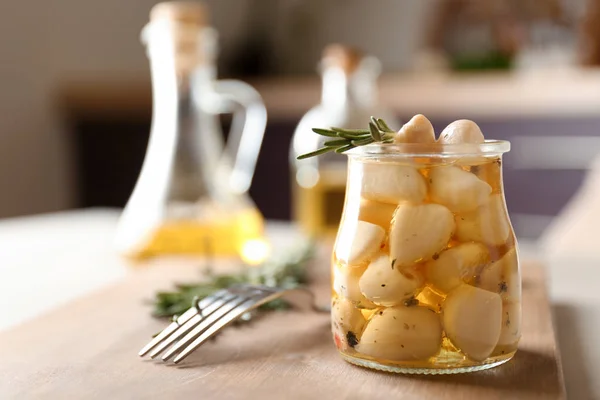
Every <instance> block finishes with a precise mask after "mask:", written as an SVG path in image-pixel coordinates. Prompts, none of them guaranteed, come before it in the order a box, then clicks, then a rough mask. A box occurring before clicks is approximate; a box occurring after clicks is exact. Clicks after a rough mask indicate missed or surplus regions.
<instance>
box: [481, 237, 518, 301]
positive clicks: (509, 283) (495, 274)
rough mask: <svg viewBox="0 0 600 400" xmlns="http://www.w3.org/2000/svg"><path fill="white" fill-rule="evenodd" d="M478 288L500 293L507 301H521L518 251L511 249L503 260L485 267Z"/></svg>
mask: <svg viewBox="0 0 600 400" xmlns="http://www.w3.org/2000/svg"><path fill="white" fill-rule="evenodd" d="M477 286H479V287H480V288H482V289H485V290H488V291H490V292H494V293H498V294H499V295H500V296H501V297H502V299H503V300H505V301H519V300H520V299H521V279H520V274H519V259H518V257H517V251H516V249H515V248H512V249H510V250H509V251H508V252H507V253H506V254H505V255H504V256H503V257H502V258H501V259H499V260H498V261H494V262H493V263H491V264H490V265H488V266H487V267H485V268H484V269H483V270H482V271H481V274H480V276H479V284H478V285H477Z"/></svg>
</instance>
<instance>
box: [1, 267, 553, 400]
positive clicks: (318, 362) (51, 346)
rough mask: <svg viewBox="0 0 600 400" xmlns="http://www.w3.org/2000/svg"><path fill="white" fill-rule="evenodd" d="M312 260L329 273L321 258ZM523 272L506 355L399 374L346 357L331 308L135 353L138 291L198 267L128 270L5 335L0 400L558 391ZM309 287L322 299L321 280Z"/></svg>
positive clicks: (535, 277)
mask: <svg viewBox="0 0 600 400" xmlns="http://www.w3.org/2000/svg"><path fill="white" fill-rule="evenodd" d="M325 260H326V257H325ZM315 267H317V268H319V269H318V271H320V274H317V275H320V276H321V277H322V276H324V275H326V274H327V272H326V271H327V269H328V266H327V261H320V262H317V265H315ZM324 271H325V272H324ZM523 271H524V286H523V287H524V295H523V306H524V319H523V331H524V337H523V340H522V343H521V346H520V351H519V352H518V353H517V355H516V356H515V358H514V359H513V360H512V361H510V362H509V363H507V364H505V365H504V366H502V367H500V368H496V369H493V370H489V371H483V372H478V373H473V374H465V375H454V376H403V375H393V374H386V373H380V372H375V371H370V370H367V369H363V368H359V367H355V366H352V365H349V364H347V363H345V362H344V361H342V360H341V359H340V358H339V356H338V355H337V353H336V350H335V348H334V346H333V344H332V340H331V335H330V328H329V317H328V315H323V314H315V313H311V312H281V313H273V314H269V315H267V316H265V317H264V318H261V319H259V320H257V321H255V322H253V323H251V324H250V325H246V326H242V327H239V328H232V329H229V330H227V331H226V332H224V333H223V334H222V335H221V336H220V337H219V338H218V339H217V340H216V341H214V342H211V343H209V344H207V345H206V346H205V347H203V348H201V349H200V350H199V351H197V352H195V353H194V354H193V355H192V356H190V358H188V359H187V360H186V361H185V363H184V364H182V365H181V366H171V365H166V364H162V363H160V362H155V361H150V360H145V359H140V358H138V357H137V354H136V353H137V350H138V349H139V348H140V347H141V346H142V345H143V344H145V342H146V341H147V340H148V339H149V338H150V336H151V335H152V334H153V333H155V332H157V331H158V330H160V329H161V328H162V327H163V326H164V321H160V320H156V319H153V318H151V317H150V316H149V308H148V306H147V304H145V303H144V300H145V299H148V298H150V297H151V295H152V293H154V292H155V291H156V290H157V289H160V288H168V287H170V285H171V284H172V282H173V281H177V280H190V279H194V278H197V274H198V269H197V268H195V267H194V266H193V265H192V266H191V265H190V264H189V262H173V263H169V265H165V264H164V263H154V264H153V265H150V266H146V267H144V268H136V269H128V270H127V273H126V274H124V275H123V276H122V277H121V278H119V279H116V280H115V281H114V282H113V283H108V284H106V285H105V287H104V288H103V289H100V290H96V291H95V292H92V293H89V294H87V295H85V296H82V297H81V296H80V297H78V298H77V299H75V300H71V301H67V302H66V303H64V304H63V305H62V306H60V307H56V308H55V309H54V310H53V311H49V312H44V313H42V315H40V316H38V317H37V318H33V319H31V320H29V321H28V322H25V323H23V324H20V325H18V326H15V327H13V328H11V329H7V330H5V331H4V332H2V333H0V355H1V357H2V362H0V398H9V399H12V398H18V399H30V398H70V399H74V398H86V399H96V398H97V399H107V398H109V399H121V398H122V399H131V398H177V399H186V398H199V397H201V398H208V399H240V398H243V399H250V398H252V399H254V398H261V399H282V398H285V399H316V398H323V399H346V398H348V399H361V398H369V399H379V398H381V399H389V398H408V399H412V398H414V399H427V398H436V399H456V398H473V399H484V398H485V399H488V398H490V399H507V398H510V399H538V398H539V399H557V398H563V392H564V388H563V384H562V374H561V371H560V363H559V362H558V361H557V360H558V353H557V348H556V345H555V337H554V333H553V329H552V321H551V315H550V310H549V308H548V303H547V297H546V292H545V281H544V274H543V269H542V268H541V267H540V266H539V265H535V264H533V263H527V264H526V265H525V266H524V268H523ZM61 279H65V277H64V276H57V277H56V278H55V279H53V280H56V281H59V280H61ZM315 291H316V292H317V293H318V296H319V301H321V302H323V301H325V302H326V301H327V300H328V287H327V283H326V282H323V283H322V284H320V285H317V286H316V287H315ZM39 300H42V299H38V301H39ZM13 307H14V306H13ZM9 308H10V307H9Z"/></svg>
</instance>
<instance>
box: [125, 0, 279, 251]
mask: <svg viewBox="0 0 600 400" xmlns="http://www.w3.org/2000/svg"><path fill="white" fill-rule="evenodd" d="M142 41H143V42H144V43H145V45H146V47H147V54H148V57H149V59H150V68H151V75H152V89H153V115H152V128H151V134H150V140H149V143H148V148H147V152H146V157H145V160H144V163H143V166H142V170H141V173H140V176H139V178H138V181H137V183H136V186H135V188H134V190H133V193H132V195H131V197H130V199H129V201H128V203H127V205H126V207H125V209H124V211H123V214H122V216H121V218H120V221H119V224H118V228H117V237H116V244H117V248H118V250H119V251H120V252H122V253H124V254H125V255H128V256H131V257H134V258H145V257H153V256H160V255H173V254H175V255H177V254H187V255H202V254H206V253H210V254H211V255H215V256H225V257H241V258H242V259H243V260H245V261H246V262H248V263H258V262H260V261H262V259H263V258H264V257H265V256H266V252H267V246H266V242H265V241H264V239H263V222H264V221H263V217H262V215H261V214H260V212H259V211H258V209H257V208H256V206H255V205H254V203H253V202H252V200H251V199H250V197H249V196H248V189H249V187H250V183H251V180H252V176H253V174H254V168H255V165H256V160H257V157H258V153H259V150H260V146H261V142H262V138H263V134H264V130H265V125H266V118H267V114H266V109H265V106H264V104H263V103H262V100H261V98H260V95H259V94H258V93H257V92H256V90H254V89H253V88H252V87H251V86H249V85H247V84H246V83H243V82H240V81H234V80H217V79H216V68H215V58H216V53H217V46H216V43H217V34H216V32H215V30H214V29H213V28H211V27H209V26H208V25H207V10H206V9H205V8H204V7H203V6H202V4H200V3H192V2H189V3H186V2H172V3H167V2H165V3H159V4H157V5H156V6H154V8H153V9H152V10H151V13H150V22H149V23H148V24H147V25H146V26H145V27H144V29H143V31H142ZM223 113H231V114H233V119H232V128H231V132H230V134H229V139H228V141H227V143H225V142H224V139H223V135H222V132H221V128H220V123H219V114H223Z"/></svg>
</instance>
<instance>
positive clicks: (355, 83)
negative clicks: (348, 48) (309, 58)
mask: <svg viewBox="0 0 600 400" xmlns="http://www.w3.org/2000/svg"><path fill="white" fill-rule="evenodd" d="M322 82H323V87H322V92H321V103H322V105H323V106H325V107H326V108H332V109H343V108H346V107H358V108H369V107H372V106H373V105H375V102H376V98H377V75H376V74H374V73H372V72H371V71H367V70H364V69H360V68H359V69H358V70H356V71H355V72H353V73H352V74H348V73H346V72H345V71H344V70H343V69H342V68H339V67H336V66H332V67H327V68H325V69H324V70H323V73H322Z"/></svg>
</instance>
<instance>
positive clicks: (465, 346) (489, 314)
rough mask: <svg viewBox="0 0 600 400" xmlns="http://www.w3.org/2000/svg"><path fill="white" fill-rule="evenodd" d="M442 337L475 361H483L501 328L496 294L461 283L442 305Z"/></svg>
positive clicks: (498, 302) (499, 299) (500, 311)
mask: <svg viewBox="0 0 600 400" xmlns="http://www.w3.org/2000/svg"><path fill="white" fill-rule="evenodd" d="M442 316H443V317H442V318H443V322H444V329H445V331H446V335H447V336H448V338H449V339H450V340H451V341H452V343H453V344H454V345H455V346H456V347H458V348H459V349H461V350H462V352H463V353H465V354H466V355H467V356H469V358H471V359H473V360H475V361H482V360H485V359H486V358H487V357H489V356H490V354H492V351H493V350H494V347H496V345H497V344H498V339H499V338H500V330H501V327H502V299H501V298H500V296H499V295H498V294H496V293H492V292H488V291H487V290H483V289H479V288H476V287H474V286H470V285H467V284H462V285H460V286H458V287H457V288H455V289H454V290H452V291H451V292H450V294H448V296H447V297H446V300H445V301H444V304H443V306H442Z"/></svg>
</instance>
